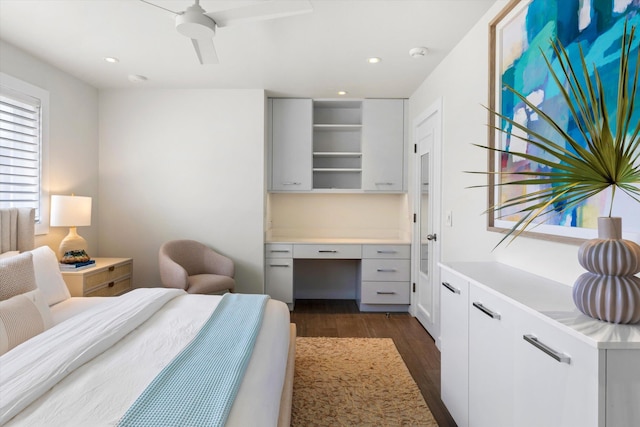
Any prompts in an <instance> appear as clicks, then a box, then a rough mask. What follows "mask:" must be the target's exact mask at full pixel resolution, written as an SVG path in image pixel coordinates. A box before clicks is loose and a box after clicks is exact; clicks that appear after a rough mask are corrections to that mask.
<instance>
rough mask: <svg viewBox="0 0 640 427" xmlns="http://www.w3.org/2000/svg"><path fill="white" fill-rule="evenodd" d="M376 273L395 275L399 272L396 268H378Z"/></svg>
mask: <svg viewBox="0 0 640 427" xmlns="http://www.w3.org/2000/svg"><path fill="white" fill-rule="evenodd" d="M376 271H377V272H378V273H395V272H396V271H398V270H397V269H395V268H378V269H377V270H376Z"/></svg>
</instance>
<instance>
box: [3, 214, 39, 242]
mask: <svg viewBox="0 0 640 427" xmlns="http://www.w3.org/2000/svg"><path fill="white" fill-rule="evenodd" d="M34 230H35V209H33V208H6V209H0V253H3V252H9V251H20V252H23V251H30V250H31V249H33V247H34V245H35V233H34Z"/></svg>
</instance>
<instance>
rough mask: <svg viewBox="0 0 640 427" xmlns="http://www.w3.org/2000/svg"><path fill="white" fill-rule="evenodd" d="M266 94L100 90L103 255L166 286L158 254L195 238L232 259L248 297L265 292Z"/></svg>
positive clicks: (140, 279)
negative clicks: (130, 261)
mask: <svg viewBox="0 0 640 427" xmlns="http://www.w3.org/2000/svg"><path fill="white" fill-rule="evenodd" d="M264 124H265V97H264V91H262V90H208V89H200V90H126V91H120V90H108V91H102V92H101V93H100V150H99V155H100V156H99V159H100V160H99V164H100V219H101V222H100V248H99V252H100V255H102V256H127V257H132V258H134V282H135V286H137V287H141V286H158V285H160V276H159V273H158V261H157V257H158V249H159V247H160V245H161V244H162V243H163V242H165V241H167V240H171V239H183V238H184V239H194V240H199V241H201V242H203V243H205V244H206V245H209V246H211V247H213V248H215V249H216V250H218V251H219V252H221V253H223V254H225V255H227V256H229V257H231V258H233V259H234V261H235V265H236V283H237V287H238V288H237V291H238V292H262V291H263V262H264V261H263V252H264V250H263V238H264V194H265V178H264V176H265V172H264V167H265V166H264V165H265V160H264V159H265V143H264V141H265V138H264V134H265V128H264Z"/></svg>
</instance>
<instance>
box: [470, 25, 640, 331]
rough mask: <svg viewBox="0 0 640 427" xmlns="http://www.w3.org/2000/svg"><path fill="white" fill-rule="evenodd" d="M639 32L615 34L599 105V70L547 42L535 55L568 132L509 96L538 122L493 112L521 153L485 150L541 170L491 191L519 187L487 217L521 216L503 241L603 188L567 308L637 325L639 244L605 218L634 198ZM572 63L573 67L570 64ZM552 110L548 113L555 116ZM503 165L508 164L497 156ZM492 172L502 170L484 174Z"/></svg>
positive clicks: (639, 191)
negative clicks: (611, 67)
mask: <svg viewBox="0 0 640 427" xmlns="http://www.w3.org/2000/svg"><path fill="white" fill-rule="evenodd" d="M635 31H636V27H635V26H631V28H630V30H629V31H628V29H627V24H626V23H625V25H624V30H623V31H622V34H621V37H620V38H621V41H622V43H621V46H620V63H619V64H620V65H619V73H618V87H617V90H616V91H615V92H614V93H615V96H613V97H611V98H612V99H613V100H614V102H612V103H607V102H606V101H605V96H606V92H605V90H609V91H611V89H610V88H608V87H607V88H606V89H605V83H603V81H602V80H604V79H601V77H600V73H599V71H598V69H597V68H596V67H595V66H594V69H593V70H591V71H590V70H589V66H588V65H587V59H586V58H585V54H584V53H583V51H582V49H581V48H580V49H579V52H577V54H576V55H570V53H569V52H568V51H567V50H565V48H564V46H563V45H562V44H561V43H560V41H559V40H556V41H554V42H552V43H551V48H552V49H553V53H554V57H550V56H549V55H548V54H545V53H544V52H542V55H543V58H544V60H545V62H546V64H547V67H548V71H549V75H550V77H551V78H552V79H553V81H555V83H556V85H557V87H556V88H554V89H555V90H557V91H558V92H559V93H560V94H561V97H562V99H563V100H564V102H565V103H566V104H567V106H568V107H569V112H570V116H571V119H572V120H573V122H575V129H571V128H568V126H567V120H566V117H565V116H564V115H562V114H558V115H557V117H554V116H553V112H545V111H542V109H541V108H539V106H538V105H539V104H540V103H539V102H538V103H537V102H536V101H535V100H533V99H532V98H531V97H529V96H528V94H526V93H524V94H522V93H518V92H517V91H516V90H515V89H513V88H511V87H509V86H505V89H506V90H508V91H509V92H511V93H513V94H514V95H515V97H516V98H517V101H518V102H519V103H522V109H523V111H525V109H526V110H527V111H529V112H528V113H527V115H529V116H535V117H536V119H535V120H531V124H529V123H528V122H525V123H522V122H520V121H518V119H516V118H510V117H508V116H506V115H505V114H502V113H500V112H496V111H491V110H490V111H491V113H492V114H493V115H494V116H495V117H496V118H497V119H499V120H501V121H502V122H504V123H508V124H509V126H508V127H506V128H503V127H502V126H497V125H493V127H494V128H495V129H497V130H498V131H500V132H502V133H503V134H506V135H507V136H509V137H510V138H512V139H514V140H516V139H519V140H521V141H523V142H525V143H526V145H527V146H528V148H527V149H526V150H523V151H518V150H511V149H510V148H506V147H505V148H496V147H492V146H490V147H483V148H487V149H489V150H491V151H492V152H497V153H499V154H501V155H502V156H511V158H513V157H514V156H517V157H520V158H523V159H527V160H529V161H530V162H533V163H536V164H539V165H542V166H544V171H543V172H540V171H537V170H529V169H526V170H525V169H523V170H518V171H514V172H513V173H512V174H511V175H510V176H509V175H507V174H504V175H503V176H504V178H505V180H503V181H501V182H499V183H498V184H496V185H498V186H517V187H516V188H522V191H521V192H519V193H518V194H517V195H515V196H513V197H510V198H507V199H506V200H502V201H499V202H498V203H497V204H496V205H495V206H492V207H491V208H490V211H492V213H493V212H500V213H501V215H502V216H507V215H516V216H517V217H518V218H519V219H517V220H516V222H515V225H514V226H513V227H512V228H511V229H510V230H509V231H508V232H507V233H506V235H505V236H504V237H503V238H502V240H500V242H499V243H498V245H499V244H500V243H502V242H503V241H504V240H505V239H507V238H508V237H509V236H511V239H512V240H513V239H515V238H516V237H517V236H518V235H520V234H521V233H522V232H523V231H525V230H526V229H529V228H531V227H534V226H535V225H538V224H539V223H537V222H534V221H535V220H536V219H540V218H548V217H551V216H553V215H557V214H560V213H562V212H564V211H565V210H567V209H569V208H572V207H575V206H577V205H579V204H580V203H581V202H583V201H585V200H587V199H589V198H591V197H592V196H595V195H597V194H599V193H601V192H603V191H605V190H610V191H611V194H610V200H611V202H610V208H609V212H608V216H606V217H604V216H603V217H601V218H599V219H598V236H599V239H594V240H590V241H587V242H586V243H584V244H583V245H582V246H581V248H580V250H579V254H578V258H579V262H580V264H581V265H582V266H583V267H584V268H586V269H587V270H589V271H590V273H586V274H585V275H582V276H580V277H579V278H578V281H577V282H576V284H575V285H574V294H573V297H574V303H575V304H576V306H577V307H578V309H579V310H580V311H582V312H583V313H584V314H586V315H588V316H591V317H594V318H596V319H599V320H604V321H607V322H612V323H636V322H639V321H640V279H639V278H637V277H634V274H636V273H638V272H639V271H640V246H638V244H636V243H634V242H631V241H629V240H624V239H622V226H621V218H616V217H613V216H612V213H613V206H614V205H613V200H614V196H615V195H616V191H617V192H623V193H626V194H627V195H628V196H629V199H630V200H635V201H637V202H640V186H639V185H640V164H638V156H640V121H638V115H637V112H635V111H634V107H635V102H637V101H638V94H637V90H638V85H639V83H640V81H639V78H638V76H639V70H638V63H639V62H640V52H638V53H637V59H636V60H634V56H635V55H634V49H635V51H637V43H636V44H635V45H634V38H635ZM573 60H575V62H573ZM552 111H553V110H552ZM502 161H505V160H502ZM482 173H488V174H490V175H492V174H494V173H498V174H499V173H501V172H491V171H490V172H482Z"/></svg>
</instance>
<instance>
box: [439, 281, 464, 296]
mask: <svg viewBox="0 0 640 427" xmlns="http://www.w3.org/2000/svg"><path fill="white" fill-rule="evenodd" d="M442 286H444V287H445V288H447V289H449V290H450V291H451V292H453V293H454V294H460V289H458V288H454V287H453V286H451V284H449V282H442Z"/></svg>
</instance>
